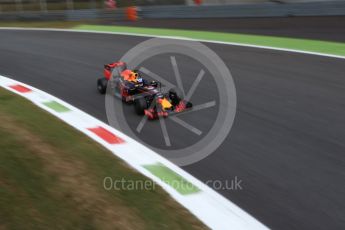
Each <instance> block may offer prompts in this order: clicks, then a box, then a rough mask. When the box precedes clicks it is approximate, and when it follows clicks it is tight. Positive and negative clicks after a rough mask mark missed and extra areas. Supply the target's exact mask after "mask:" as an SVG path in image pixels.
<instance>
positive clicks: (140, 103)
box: [134, 97, 148, 115]
mask: <svg viewBox="0 0 345 230" xmlns="http://www.w3.org/2000/svg"><path fill="white" fill-rule="evenodd" d="M147 108H148V107H147V102H146V99H145V98H143V97H141V98H138V99H135V101H134V109H135V112H136V114H138V115H144V113H145V109H147Z"/></svg>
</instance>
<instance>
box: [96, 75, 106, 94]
mask: <svg viewBox="0 0 345 230" xmlns="http://www.w3.org/2000/svg"><path fill="white" fill-rule="evenodd" d="M107 85H108V80H107V79H106V78H99V79H98V80H97V90H98V92H99V93H100V94H105V92H106V91H107Z"/></svg>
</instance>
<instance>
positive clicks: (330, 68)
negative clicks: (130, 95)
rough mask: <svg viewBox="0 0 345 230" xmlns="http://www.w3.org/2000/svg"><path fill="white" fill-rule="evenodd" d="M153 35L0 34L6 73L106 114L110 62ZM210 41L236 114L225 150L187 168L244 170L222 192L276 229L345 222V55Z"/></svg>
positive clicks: (206, 172) (211, 173)
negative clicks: (102, 86) (236, 185)
mask: <svg viewBox="0 0 345 230" xmlns="http://www.w3.org/2000/svg"><path fill="white" fill-rule="evenodd" d="M146 39H147V38H143V37H141V38H140V37H133V36H120V35H102V34H85V33H67V32H43V31H42V32H37V31H0V73H1V74H2V75H5V76H10V77H13V78H14V79H16V80H19V81H23V82H25V83H28V84H31V85H33V86H35V87H37V88H39V89H43V90H45V91H46V92H48V93H51V94H53V95H54V96H57V97H59V98H62V99H64V100H65V101H67V102H69V103H71V104H72V105H75V106H77V107H78V108H81V109H82V110H84V111H86V112H88V113H90V114H91V115H94V116H96V117H97V118H99V119H102V120H104V121H106V116H105V108H104V98H103V96H101V95H99V94H98V93H97V92H96V89H95V81H96V78H97V77H98V76H100V75H101V73H102V67H103V66H102V65H103V64H104V63H108V62H110V61H112V60H116V59H118V58H120V57H121V56H122V55H123V54H124V53H125V52H126V51H127V50H129V49H130V48H132V47H133V46H134V45H136V44H138V43H139V42H141V41H144V40H146ZM207 46H208V47H210V48H211V49H212V50H214V51H215V52H216V53H217V54H218V55H219V56H220V57H221V58H222V59H223V61H224V62H225V63H226V64H227V65H228V67H229V68H230V69H231V72H232V75H233V78H234V81H235V85H236V89H237V97H238V98H237V99H238V107H237V115H236V118H235V122H234V126H233V128H232V130H231V132H230V134H229V136H228V137H227V138H226V140H225V142H224V143H223V144H222V145H221V146H220V147H219V148H218V149H217V151H216V152H215V153H213V154H212V155H211V156H209V157H207V158H206V159H204V160H202V161H200V162H198V163H195V164H193V165H190V166H187V167H184V169H185V170H187V171H188V172H190V173H191V174H193V175H194V176H196V177H197V178H199V179H201V180H203V181H207V180H221V181H225V180H229V179H233V178H234V177H235V176H237V177H238V178H239V179H241V180H242V181H243V182H242V184H241V185H242V188H243V189H242V190H237V191H233V190H221V191H219V192H220V193H222V194H223V195H224V196H226V197H227V198H228V199H230V200H231V201H232V202H234V203H236V204H238V205H239V206H240V207H241V208H243V209H244V210H246V211H247V212H249V213H250V214H252V215H253V216H254V217H256V218H257V219H258V220H260V221H261V222H263V223H264V224H265V225H267V226H268V227H271V228H274V229H344V228H345V215H344V213H345V198H344V194H345V183H344V178H345V170H344V169H345V156H344V153H345V141H344V138H345V116H344V115H345V78H344V72H345V61H344V60H343V59H335V58H327V57H321V56H313V55H304V54H296V53H289V52H280V51H273V50H263V49H255V48H246V47H234V46H225V45H219V44H207ZM160 68H163V69H164V68H165V67H164V65H161V66H160ZM165 71H166V72H169V69H166V70H165ZM186 71H188V69H187V70H186ZM191 71H192V70H191ZM187 73H188V72H187ZM190 74H191V75H193V74H195V73H194V72H192V73H190ZM203 84H207V82H202V83H201V86H203V87H206V86H205V85H203ZM204 94H206V95H207V94H208V91H207V90H206V91H204ZM18 109H19V110H20V108H18ZM195 120H197V117H196V118H195ZM42 125H47V124H42ZM153 135H154V134H153ZM229 227H230V226H229Z"/></svg>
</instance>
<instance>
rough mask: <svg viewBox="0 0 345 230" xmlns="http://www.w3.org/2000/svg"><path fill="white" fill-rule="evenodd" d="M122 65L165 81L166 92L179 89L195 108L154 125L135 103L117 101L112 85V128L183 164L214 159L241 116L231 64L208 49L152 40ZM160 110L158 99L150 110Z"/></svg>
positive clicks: (108, 106)
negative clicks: (139, 114) (135, 112)
mask: <svg viewBox="0 0 345 230" xmlns="http://www.w3.org/2000/svg"><path fill="white" fill-rule="evenodd" d="M152 60H153V62H152ZM121 61H122V62H126V63H127V66H128V68H129V69H138V70H139V72H140V73H142V74H143V78H144V79H145V78H149V79H151V80H154V81H156V82H159V83H161V85H162V87H161V88H160V89H161V92H162V93H167V92H169V91H170V90H174V91H176V92H178V95H179V97H181V99H182V100H183V101H186V102H189V101H190V102H191V103H192V104H193V106H192V107H191V108H190V109H187V110H185V111H183V112H181V113H173V114H169V116H167V117H166V118H164V117H162V116H159V117H158V118H157V119H156V120H153V121H149V120H148V117H147V116H145V115H143V116H142V117H140V116H136V114H134V112H133V111H132V109H130V107H133V105H127V104H125V103H122V102H121V100H118V98H116V97H114V94H116V92H114V90H115V89H114V87H113V86H112V84H108V87H107V94H106V97H105V105H106V113H107V118H108V122H109V124H110V125H111V126H113V127H114V128H116V129H119V130H121V131H122V132H124V133H125V134H127V135H129V136H131V137H132V138H134V139H136V140H137V141H139V142H141V143H143V144H144V145H147V146H148V147H149V148H151V149H153V150H154V151H156V152H158V153H160V154H161V155H163V156H164V157H166V158H168V159H169V160H171V161H172V162H174V163H175V164H177V165H180V166H184V165H189V164H193V163H195V162H198V161H200V160H202V159H204V158H205V157H207V156H209V155H210V154H212V153H213V152H214V151H215V150H216V149H217V148H218V147H219V146H220V145H221V143H222V142H223V141H224V140H225V138H226V137H227V136H228V134H229V132H230V130H231V127H232V124H233V121H234V117H235V113H236V89H235V86H234V82H233V79H232V76H231V73H230V71H229V69H228V68H227V66H226V65H225V64H224V62H223V61H222V60H221V59H220V58H219V57H218V56H217V54H216V53H215V52H214V51H212V50H211V49H209V48H208V47H207V46H205V45H203V44H201V43H199V42H194V41H182V40H174V39H161V38H153V39H149V40H147V41H144V42H142V43H140V44H138V45H137V46H135V47H134V48H132V49H131V50H129V51H128V52H127V53H126V54H125V55H124V56H123V57H122V58H121ZM152 63H155V64H152ZM184 67H187V68H188V70H187V71H186V70H184ZM162 69H164V70H169V71H162ZM191 72H193V74H191ZM140 96H143V95H135V97H140ZM155 106H156V103H155V100H153V103H151V105H150V106H149V108H148V109H152V108H154V107H155Z"/></svg>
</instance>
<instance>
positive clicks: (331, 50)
mask: <svg viewBox="0 0 345 230" xmlns="http://www.w3.org/2000/svg"><path fill="white" fill-rule="evenodd" d="M97 23H101V22H99V21H89V22H85V21H84V22H0V27H1V26H3V27H9V26H12V27H38V28H40V27H41V28H71V29H76V30H90V31H102V32H118V33H129V34H145V35H152V36H174V37H184V38H192V39H200V40H210V41H220V42H231V43H238V44H246V45H257V46H267V47H275V48H283V49H293V50H300V51H307V52H316V53H322V54H329V55H338V56H343V57H345V43H341V42H330V41H319V40H311V39H300V38H287V37H274V36H263V35H247V34H234V33H222V32H208V31H196V30H178V29H158V28H143V27H130V26H104V25H97Z"/></svg>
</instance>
